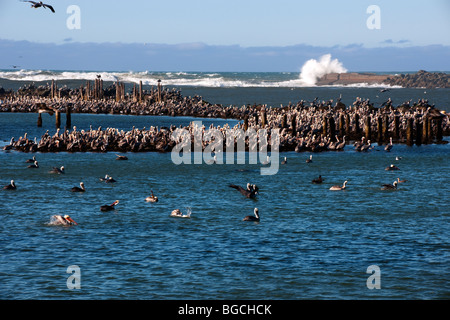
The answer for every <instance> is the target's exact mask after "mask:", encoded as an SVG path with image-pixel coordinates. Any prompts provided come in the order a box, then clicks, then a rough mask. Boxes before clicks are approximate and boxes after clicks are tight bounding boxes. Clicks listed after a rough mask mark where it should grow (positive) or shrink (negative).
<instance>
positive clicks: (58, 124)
mask: <svg viewBox="0 0 450 320" xmlns="http://www.w3.org/2000/svg"><path fill="white" fill-rule="evenodd" d="M55 124H56V128H61V113H60V112H59V110H56V112H55Z"/></svg>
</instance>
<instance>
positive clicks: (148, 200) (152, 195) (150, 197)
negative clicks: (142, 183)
mask: <svg viewBox="0 0 450 320" xmlns="http://www.w3.org/2000/svg"><path fill="white" fill-rule="evenodd" d="M150 193H151V196H148V197H147V198H145V201H147V202H158V197H156V196H155V195H154V194H153V191H152V190H150Z"/></svg>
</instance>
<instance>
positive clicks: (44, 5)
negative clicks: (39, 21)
mask: <svg viewBox="0 0 450 320" xmlns="http://www.w3.org/2000/svg"><path fill="white" fill-rule="evenodd" d="M22 2H29V3H31V7H32V8H35V9H37V8H39V7H43V8H49V9H50V10H51V11H52V12H53V13H54V12H55V9H53V7H52V6H51V5H48V4H45V3H42V1H39V2H36V1H22Z"/></svg>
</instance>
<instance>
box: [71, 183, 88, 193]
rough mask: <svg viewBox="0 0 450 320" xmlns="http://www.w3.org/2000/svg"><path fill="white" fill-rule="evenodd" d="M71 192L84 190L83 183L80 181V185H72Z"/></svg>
mask: <svg viewBox="0 0 450 320" xmlns="http://www.w3.org/2000/svg"><path fill="white" fill-rule="evenodd" d="M71 191H72V192H85V191H86V188H85V187H84V183H83V182H80V186H79V187H73V188H72V189H71Z"/></svg>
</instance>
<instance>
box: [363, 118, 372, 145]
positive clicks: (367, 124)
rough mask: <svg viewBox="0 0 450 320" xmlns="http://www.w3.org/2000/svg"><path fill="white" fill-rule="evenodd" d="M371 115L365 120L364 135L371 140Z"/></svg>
mask: <svg viewBox="0 0 450 320" xmlns="http://www.w3.org/2000/svg"><path fill="white" fill-rule="evenodd" d="M370 120H371V119H370V116H367V117H366V119H365V121H364V135H365V137H366V140H370V137H371V134H372V130H371V128H370Z"/></svg>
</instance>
